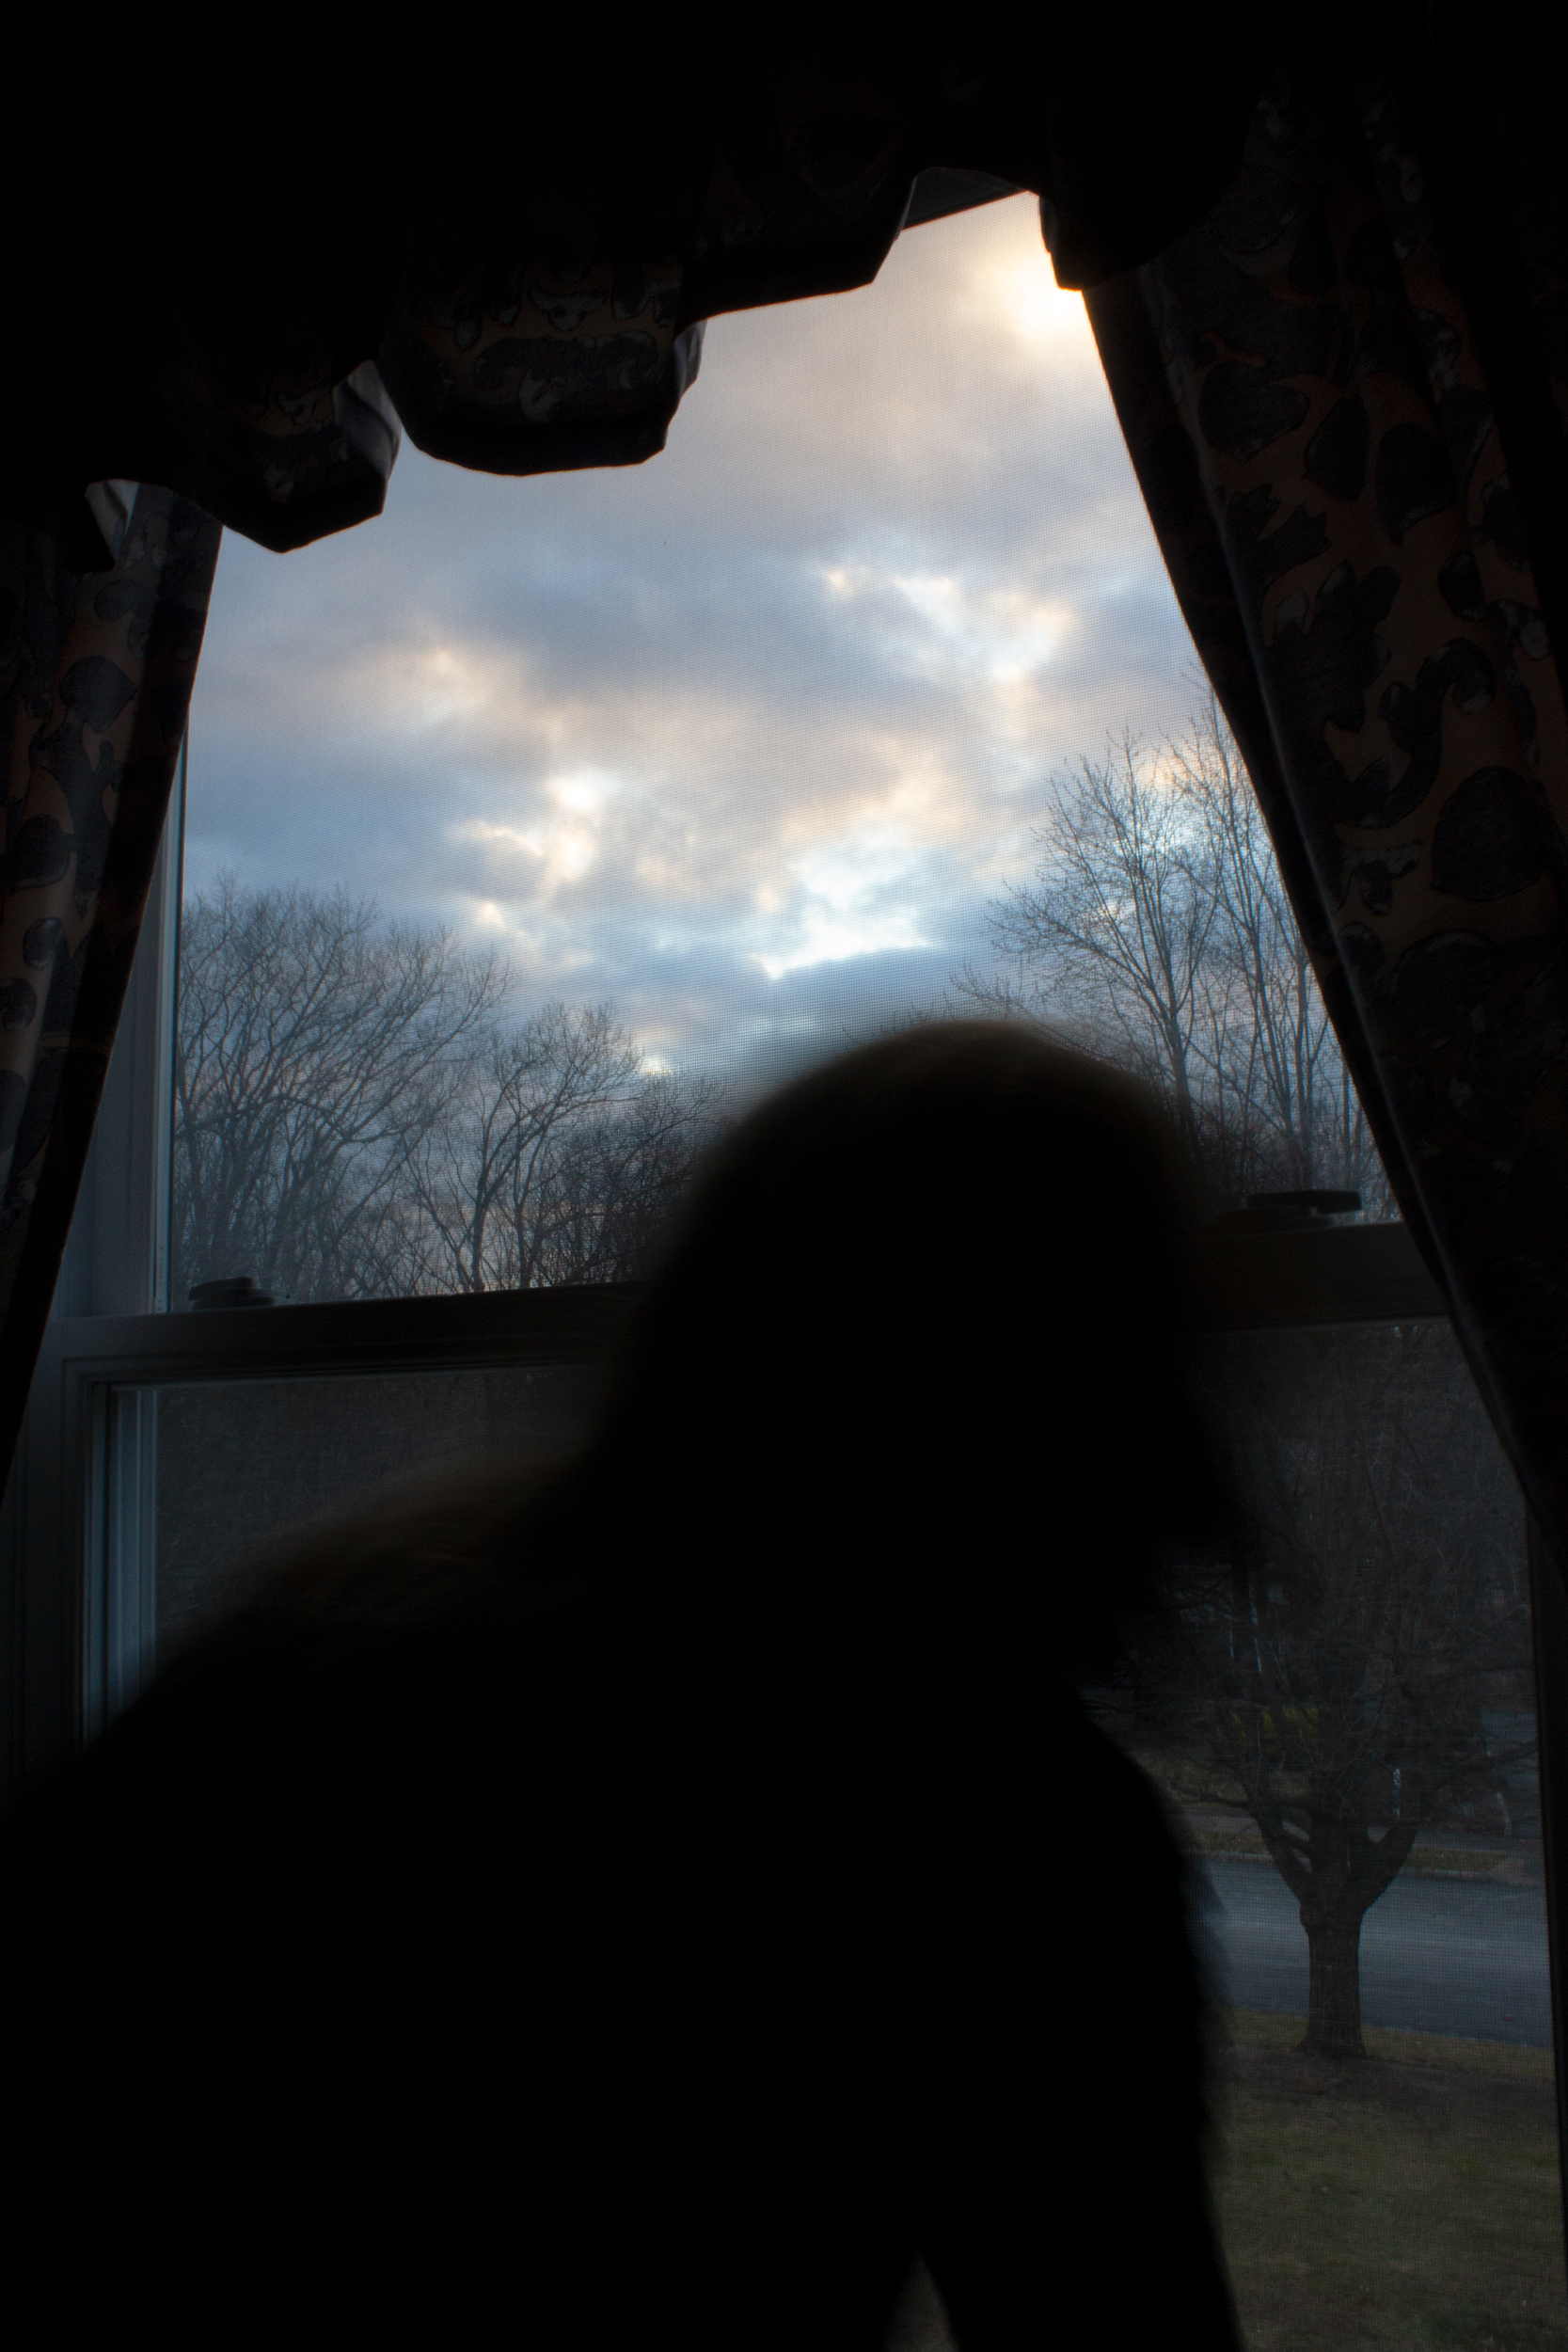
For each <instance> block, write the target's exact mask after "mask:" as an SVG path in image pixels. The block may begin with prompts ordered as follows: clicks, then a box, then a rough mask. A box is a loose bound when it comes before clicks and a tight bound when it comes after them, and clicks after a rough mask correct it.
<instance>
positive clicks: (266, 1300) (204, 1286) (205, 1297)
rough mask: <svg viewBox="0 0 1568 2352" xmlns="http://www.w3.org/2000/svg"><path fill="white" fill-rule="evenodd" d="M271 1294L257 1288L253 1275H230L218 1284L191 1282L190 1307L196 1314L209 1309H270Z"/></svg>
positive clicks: (271, 1304) (272, 1301)
mask: <svg viewBox="0 0 1568 2352" xmlns="http://www.w3.org/2000/svg"><path fill="white" fill-rule="evenodd" d="M274 1304H276V1302H275V1300H274V1298H273V1295H272V1293H271V1292H270V1291H264V1290H261V1289H260V1288H259V1287H258V1284H257V1280H256V1277H255V1275H254V1274H231V1275H228V1276H226V1277H225V1278H224V1279H223V1280H222V1281H219V1282H193V1283H192V1284H191V1305H192V1307H193V1308H195V1309H196V1310H197V1311H198V1312H199V1311H201V1310H203V1309H204V1308H209V1307H271V1306H273V1305H274Z"/></svg>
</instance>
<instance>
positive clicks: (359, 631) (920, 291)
mask: <svg viewBox="0 0 1568 2352" xmlns="http://www.w3.org/2000/svg"><path fill="white" fill-rule="evenodd" d="M1191 660H1192V654H1191V646H1190V643H1189V641H1188V639H1187V637H1186V633H1185V631H1184V629H1183V628H1182V626H1181V623H1180V616H1179V614H1178V613H1177V611H1176V607H1175V602H1174V598H1173V596H1172V595H1171V591H1170V588H1169V585H1168V582H1167V581H1166V580H1165V577H1164V571H1163V568H1162V567H1161V564H1160V562H1159V558H1158V555H1157V553H1156V550H1155V547H1154V542H1153V536H1152V532H1150V529H1149V526H1148V519H1147V516H1146V515H1145V513H1144V509H1143V506H1142V503H1141V501H1140V500H1139V497H1138V494H1137V490H1136V487H1135V485H1134V483H1133V479H1132V469H1131V466H1130V465H1129V463H1128V460H1127V456H1126V453H1125V450H1124V448H1123V446H1122V442H1121V438H1120V435H1119V432H1118V431H1117V424H1116V420H1115V416H1114V414H1113V412H1112V409H1111V404H1110V398H1109V394H1108V393H1107V391H1106V389H1105V386H1104V382H1103V379H1102V377H1101V373H1100V368H1099V362H1098V359H1097V358H1096V355H1095V351H1094V345H1093V341H1092V338H1091V337H1090V334H1089V330H1088V325H1087V321H1086V318H1085V311H1084V306H1083V303H1082V301H1081V299H1080V298H1079V297H1078V296H1077V295H1076V294H1062V293H1061V292H1059V291H1058V289H1057V288H1056V286H1055V283H1054V280H1053V276H1052V273H1051V267H1050V263H1049V261H1048V260H1047V258H1046V255H1045V251H1044V247H1043V246H1042V244H1041V242H1040V236H1039V225H1038V218H1037V209H1036V207H1035V205H1034V202H1033V200H1032V199H1027V198H1019V199H1012V200H1009V201H1006V202H1003V203H1000V204H995V205H990V206H987V207H985V208H983V209H981V210H979V211H976V212H974V213H971V214H967V215H960V216H958V217H955V218H953V219H949V220H944V221H938V222H933V223H931V224H929V225H927V226H925V227H922V228H920V229H917V230H911V231H908V232H906V234H905V235H904V236H903V237H902V238H900V239H899V241H898V243H897V245H896V246H895V248H894V251H893V253H892V255H891V256H890V258H889V260H888V262H887V263H886V265H885V266H884V268H883V270H882V273H881V275H880V277H879V278H878V280H877V282H876V284H875V285H874V286H871V287H868V288H865V289H863V290H862V291H860V292H857V293H854V294H843V295H833V296H829V297H825V298H822V299H819V300H814V301H810V302H802V303H794V304H786V305H783V306H781V307H779V308H777V309H774V310H755V311H747V312H743V313H740V314H737V315H736V316H732V317H725V318H721V319H718V320H716V321H714V322H713V323H712V326H711V328H710V332H709V338H708V343H707V349H706V356H705V361H704V367H703V373H702V376H701V379H700V380H699V381H698V383H697V384H696V385H694V386H693V388H692V389H691V392H690V393H689V396H688V399H687V400H686V402H685V403H684V405H683V406H682V408H681V410H680V412H679V414H678V415H677V417H676V418H675V420H674V423H673V427H672V431H671V436H670V445H669V448H668V449H667V450H666V451H665V452H664V453H663V454H662V455H660V456H658V457H656V458H654V459H652V460H651V461H650V462H649V463H648V464H647V465H645V466H641V467H634V468H626V469H609V470H606V471H601V472H588V473H572V474H566V475H556V476H547V475H546V476H539V477H532V478H529V479H525V480H520V481H518V480H510V479H507V480H501V479H495V478H492V477H489V476H485V475H478V474H469V473H465V472H464V471H462V470H461V469H457V468H454V467H449V466H443V465H437V464H436V463H434V462H433V461H431V460H429V459H427V458H424V457H422V456H421V455H420V453H419V452H418V451H415V450H412V449H406V448H405V450H404V454H403V457H402V459H401V460H400V463H399V466H398V469H397V471H396V473H395V474H394V476H393V480H392V485H391V490H390V495H389V497H388V509H387V513H386V515H385V516H383V517H382V518H381V519H380V520H379V521H376V522H373V523H370V524H366V525H364V526H362V527H361V528H360V529H358V530H356V531H353V532H344V533H342V534H341V536H340V537H337V538H334V539H329V540H325V541H323V542H321V543H320V544H319V545H317V546H315V547H312V548H306V549H304V550H301V551H300V552H298V553H296V554H293V555H290V556H287V557H284V558H281V559H279V558H277V557H273V556H270V555H267V554H265V553H263V552H262V551H261V550H260V549H258V548H253V547H250V546H249V545H248V544H247V543H245V541H242V540H238V539H235V538H233V537H230V538H229V539H227V540H226V541H225V544H224V550H223V554H222V558H221V560H220V564H219V568H218V577H217V585H216V591H215V594H214V602H213V611H212V618H211V622H210V625H209V629H208V637H207V644H206V649H205V651H204V653H203V657H202V664H201V670H200V674H199V677H198V686H197V693H196V702H195V707H194V710H193V717H192V737H191V741H192V751H191V771H190V772H191V782H190V806H189V818H188V825H187V851H186V875H187V881H188V884H189V886H190V887H192V888H193V889H200V888H203V887H205V886H206V885H207V884H208V883H210V882H211V881H212V879H213V878H214V875H216V874H217V873H218V872H219V871H221V870H224V869H229V870H232V871H233V872H235V873H236V874H237V875H238V876H239V877H240V879H241V881H242V882H248V883H252V884H255V885H263V884H268V883H272V882H301V883H304V884H306V885H308V886H309V887H331V886H335V885H336V884H338V883H340V882H341V883H342V884H343V885H344V886H345V887H346V888H348V889H350V890H351V891H354V892H355V893H356V894H357V893H361V892H362V893H366V894H371V895H373V896H374V897H375V898H377V899H378V900H379V902H380V904H381V905H382V907H383V909H384V910H385V911H386V913H387V914H392V915H396V916H398V917H400V918H404V919H410V920H418V921H424V922H430V923H438V924H441V925H444V926H446V927H448V928H450V929H451V930H456V931H457V932H459V933H460V934H461V935H463V936H466V937H468V938H470V939H472V941H473V942H474V944H475V945H476V946H486V947H490V946H493V947H495V948H496V949H497V950H498V951H499V953H501V954H502V955H504V956H505V958H506V959H507V961H509V963H510V965H511V967H512V970H513V972H514V976H515V989H516V992H517V998H518V1003H519V1007H520V1008H524V1007H526V1006H527V1005H529V1004H536V1003H539V1002H541V1001H544V1000H545V999H546V998H548V997H551V996H555V995H560V994H565V995H568V996H570V997H572V998H574V999H577V1000H581V999H583V998H588V997H592V998H599V997H610V998H612V999H613V1000H614V1001H615V1003H616V1005H617V1006H618V1008H619V1009H620V1011H621V1013H622V1016H623V1017H624V1018H625V1019H626V1021H627V1022H628V1023H629V1024H630V1025H631V1026H632V1027H633V1029H634V1031H635V1032H636V1034H637V1035H638V1037H639V1038H640V1040H641V1042H642V1044H643V1046H644V1050H645V1052H646V1053H647V1054H648V1055H649V1056H650V1057H652V1058H654V1059H657V1061H658V1062H659V1063H660V1064H661V1065H663V1066H675V1065H680V1064H685V1065H687V1066H691V1067H700V1068H705V1069H711V1070H714V1071H718V1072H721V1073H729V1074H734V1073H738V1072H742V1071H744V1070H747V1069H751V1068H753V1067H755V1066H756V1065H757V1064H758V1062H759V1060H765V1059H766V1058H767V1057H768V1055H769V1054H771V1053H774V1052H776V1051H787V1052H790V1053H794V1052H797V1051H801V1050H806V1049H808V1048H809V1045H810V1041H811V1040H812V1039H813V1038H814V1037H820V1038H822V1039H823V1040H825V1041H827V1040H832V1039H836V1038H837V1037H839V1036H841V1035H842V1034H843V1033H844V1031H845V1029H846V1028H856V1029H859V1030H862V1031H863V1030H864V1029H865V1028H866V1027H867V1026H869V1025H875V1023H877V1022H878V1021H879V1020H881V1019H884V1018H887V1017H892V1016H895V1015H896V1014H897V1013H898V1012H899V1011H900V1010H901V1009H905V1008H906V1007H908V1006H910V1005H912V1004H927V1003H929V1002H930V1001H931V1000H932V999H933V998H934V997H937V996H940V994H941V993H942V989H943V988H944V986H945V985H946V982H947V980H948V977H949V975H950V974H951V973H952V971H953V970H954V969H955V967H957V966H958V965H959V964H961V963H962V962H964V961H965V960H966V959H973V958H974V957H975V956H977V955H979V956H983V954H984V946H985V918H986V906H987V901H988V898H990V897H991V896H992V895H993V894H994V893H995V891H996V890H997V888H998V887H999V886H1000V883H1001V882H1002V880H1003V879H1004V877H1007V876H1010V877H1013V878H1017V877H1018V876H1019V875H1020V874H1021V873H1022V872H1024V871H1026V870H1027V866H1028V859H1029V839H1030V827H1031V825H1032V824H1033V823H1035V822H1037V819H1038V815H1039V812H1040V808H1041V805H1042V799H1043V794H1044V790H1045V787H1046V784H1047V781H1048V779H1049V776H1050V774H1051V772H1052V771H1053V769H1054V768H1056V767H1059V766H1061V765H1062V764H1064V763H1065V762H1067V761H1069V760H1070V759H1071V758H1072V757H1073V756H1074V755H1075V754H1077V753H1079V752H1082V751H1085V750H1088V751H1093V750H1096V749H1098V747H1099V745H1100V743H1101V740H1102V739H1103V737H1104V735H1105V733H1106V731H1107V730H1108V729H1109V730H1119V729H1120V727H1121V726H1122V725H1123V724H1124V723H1131V724H1132V726H1133V727H1134V728H1136V729H1138V730H1140V731H1142V732H1144V733H1146V734H1153V735H1158V734H1159V733H1160V732H1161V731H1162V730H1163V729H1164V728H1165V727H1167V726H1172V725H1175V724H1177V723H1179V722H1180V718H1181V716H1182V715H1183V712H1184V709H1185V698H1186V696H1187V693H1188V691H1189V690H1188V688H1187V686H1186V684H1185V682H1184V676H1183V673H1184V671H1185V670H1186V669H1187V668H1188V666H1189V665H1190V662H1191Z"/></svg>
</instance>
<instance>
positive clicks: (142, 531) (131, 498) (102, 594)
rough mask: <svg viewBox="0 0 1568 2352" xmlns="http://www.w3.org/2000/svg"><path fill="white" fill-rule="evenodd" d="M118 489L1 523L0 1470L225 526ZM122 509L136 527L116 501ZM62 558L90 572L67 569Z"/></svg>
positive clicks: (20, 1402) (47, 1287) (98, 1077)
mask: <svg viewBox="0 0 1568 2352" xmlns="http://www.w3.org/2000/svg"><path fill="white" fill-rule="evenodd" d="M117 486H119V487H120V488H121V492H122V497H121V501H120V511H119V516H118V517H117V516H115V515H114V512H113V505H112V502H111V503H110V504H108V505H105V504H104V501H103V497H102V495H101V496H100V499H99V501H98V503H99V505H100V508H101V510H102V511H103V512H104V513H105V516H106V517H107V518H108V519H109V520H110V528H111V535H112V537H113V538H118V539H119V553H118V555H116V556H115V558H114V560H113V563H112V565H110V564H109V558H110V552H111V550H110V547H109V546H108V545H105V544H102V543H101V542H100V541H99V539H98V538H97V536H96V534H95V533H93V532H90V531H89V530H88V529H87V524H88V522H89V520H90V514H91V510H90V508H89V509H85V510H84V515H83V517H82V521H81V523H80V525H79V526H78V528H77V532H76V534H75V536H76V545H75V546H73V547H68V546H66V545H64V544H62V539H61V537H60V535H59V534H58V533H57V532H40V531H36V530H28V529H26V528H25V527H24V526H22V525H19V524H16V523H10V524H0V697H3V700H0V710H3V713H4V719H5V727H4V733H3V735H0V743H3V745H4V750H5V757H6V759H7V760H8V771H7V776H6V807H5V833H4V841H3V845H0V1475H3V1472H4V1465H5V1463H6V1462H7V1461H8V1458H9V1451H10V1447H11V1444H12V1441H13V1439H14V1436H15V1432H16V1428H17V1425H18V1423H19V1422H20V1420H21V1416H22V1412H23V1409H24V1406H25V1404H26V1399H27V1386H28V1382H29V1380H30V1378H31V1375H32V1369H33V1363H34V1359H35V1358H36V1355H37V1352H38V1346H39V1342H40V1338H41V1337H42V1332H43V1326H44V1323H45V1321H46V1320H47V1317H48V1313H49V1305H50V1300H51V1298H52V1296H53V1295H54V1288H55V1276H56V1274H57V1272H58V1270H59V1263H60V1254H61V1252H62V1250H63V1249H64V1248H65V1238H66V1233H67V1231H68V1229H69V1227H70V1224H71V1210H72V1208H73V1207H74V1205H75V1200H76V1191H77V1186H78V1184H79V1183H80V1181H81V1175H82V1167H83V1162H84V1161H85V1159H86V1156H87V1143H88V1140H89V1138H90V1136H91V1133H92V1122H93V1116H94V1113H95V1112H96V1110H97V1107H98V1099H99V1096H100V1094H101V1093H102V1091H103V1077H104V1073H105V1071H106V1069H107V1067H108V1060H109V1048H110V1047H111V1045H112V1044H113V1042H114V1035H115V1026H116V1024H117V1022H118V1021H119V1009H120V1006H121V1004H122V1002H123V1000H124V995H125V988H126V983H127V981H128V979H129V977H130V972H131V960H132V957H133V956H134V954H135V946H136V933H137V930H138V929H139V927H140V923H141V915H142V908H143V905H144V903H145V901H146V898H147V893H148V888H149V885H150V882H151V878H152V866H153V861H154V859H155V858H156V856H157V851H158V841H159V836H160V834H161V833H162V831H163V823H164V815H165V811H166V808H167V805H168V795H169V787H170V784H171V782H172V780H173V776H174V769H175V763H176V760H177V759H178V756H179V752H180V743H181V739H182V736H183V734H184V728H185V713H186V710H187V707H188V706H189V703H190V692H191V681H192V679H193V678H194V676H195V675H196V659H197V654H198V651H199V649H200V644H201V632H202V628H203V626H204V624H205V621H206V617H207V598H208V595H209V592H210V590H211V587H212V580H213V567H214V564H215V562H216V560H217V548H218V537H219V530H218V525H217V524H216V523H214V522H213V521H212V520H211V519H210V518H209V517H208V516H206V515H204V514H202V513H201V512H200V511H199V510H198V508H196V507H194V506H191V505H190V504H188V503H187V502H186V501H184V500H183V499H180V498H177V497H175V496H174V495H173V493H172V492H170V491H168V490H159V489H147V488H143V489H141V490H139V491H133V490H132V489H131V486H130V485H128V484H127V485H117ZM126 504H128V505H129V508H130V512H129V518H128V519H127V518H126V516H125V514H124V506H125V505H126ZM68 554H72V555H75V556H77V558H78V560H80V559H81V558H83V557H85V558H86V559H87V561H88V562H89V563H96V564H97V566H98V568H95V569H91V570H82V571H77V570H73V569H71V566H70V564H69V563H68V561H67V557H68Z"/></svg>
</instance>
